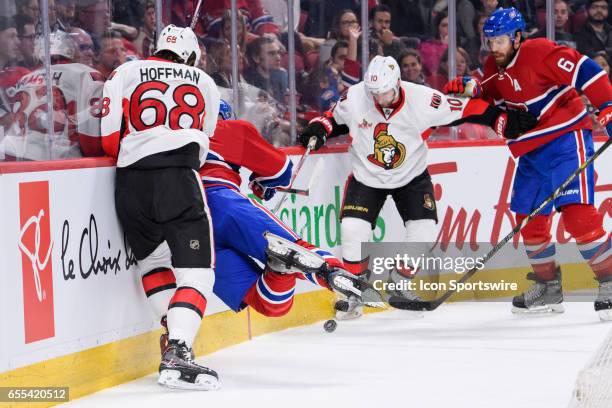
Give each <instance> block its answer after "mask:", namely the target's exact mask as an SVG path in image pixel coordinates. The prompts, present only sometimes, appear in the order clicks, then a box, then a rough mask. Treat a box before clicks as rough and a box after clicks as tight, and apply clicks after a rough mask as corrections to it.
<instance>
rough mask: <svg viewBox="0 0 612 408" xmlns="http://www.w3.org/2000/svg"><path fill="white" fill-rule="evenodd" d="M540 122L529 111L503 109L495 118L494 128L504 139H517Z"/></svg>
mask: <svg viewBox="0 0 612 408" xmlns="http://www.w3.org/2000/svg"><path fill="white" fill-rule="evenodd" d="M537 124H538V118H536V117H535V116H534V115H532V114H531V113H529V112H523V111H518V110H510V111H502V112H501V113H500V114H499V115H498V116H497V119H496V120H495V125H494V127H493V130H495V133H497V135H498V136H499V137H502V138H504V139H512V140H514V139H516V138H518V137H519V136H520V135H522V134H523V133H525V132H527V131H529V130H531V129H533V128H534V127H535V126H536V125H537Z"/></svg>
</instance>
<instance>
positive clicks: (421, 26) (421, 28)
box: [379, 0, 465, 38]
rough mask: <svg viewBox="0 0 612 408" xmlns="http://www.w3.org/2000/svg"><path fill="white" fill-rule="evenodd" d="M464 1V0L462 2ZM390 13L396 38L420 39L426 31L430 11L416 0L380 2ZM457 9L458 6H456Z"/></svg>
mask: <svg viewBox="0 0 612 408" xmlns="http://www.w3.org/2000/svg"><path fill="white" fill-rule="evenodd" d="M463 1H465V0H463ZM379 3H380V4H384V5H385V6H387V7H388V8H389V10H390V11H391V16H393V18H392V19H391V31H393V32H394V33H395V35H397V36H398V37H418V38H422V37H424V36H425V33H426V32H427V31H428V23H429V16H430V14H431V10H430V9H429V8H428V7H427V2H424V1H418V0H381V1H379ZM457 8H458V9H459V5H457Z"/></svg>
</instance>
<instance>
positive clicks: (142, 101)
mask: <svg viewBox="0 0 612 408" xmlns="http://www.w3.org/2000/svg"><path fill="white" fill-rule="evenodd" d="M199 58H200V47H199V45H198V40H197V38H196V36H195V34H194V33H193V31H192V30H191V29H190V28H182V27H175V26H173V25H170V26H167V27H166V28H164V30H163V31H162V32H161V34H160V37H159V40H158V42H157V48H156V50H155V54H154V56H152V57H149V58H148V59H147V60H143V61H131V62H128V63H125V64H123V65H121V66H119V67H118V68H117V69H116V70H115V71H114V72H113V73H112V74H111V76H110V78H109V79H108V80H107V81H106V84H105V85H104V98H103V102H102V109H103V112H102V123H101V127H102V135H103V136H102V146H103V147H104V150H105V151H106V153H107V154H108V155H110V156H114V157H117V175H116V186H115V206H116V210H117V215H118V216H119V220H120V221H121V224H122V226H123V229H124V231H125V234H126V236H127V240H128V243H129V244H130V246H131V248H132V250H133V251H134V254H135V256H136V258H137V259H138V267H139V269H140V271H141V274H142V283H143V287H144V289H145V292H146V294H147V296H148V297H149V298H152V296H153V295H154V294H155V291H156V288H157V283H159V282H166V284H167V285H169V286H175V287H176V289H175V290H173V291H172V292H167V293H171V297H169V298H168V299H166V302H162V303H159V302H154V301H151V302H150V303H151V306H152V307H153V308H154V310H155V312H156V313H157V315H158V316H159V317H161V316H163V315H167V320H166V322H167V328H168V331H169V333H168V336H169V341H168V345H167V347H166V348H165V350H164V351H163V353H162V361H161V364H160V367H159V373H160V375H159V380H158V381H159V383H160V384H163V385H166V386H169V387H174V388H185V389H198V390H212V389H216V388H217V387H218V376H217V373H216V372H214V371H213V370H211V369H209V368H206V367H203V366H201V365H199V364H197V363H196V362H195V361H194V360H193V357H192V352H191V346H192V344H193V341H194V338H195V336H196V333H197V331H198V328H199V326H200V322H201V319H202V317H203V316H204V312H205V309H206V303H207V299H210V296H211V294H212V289H213V285H214V272H213V268H214V252H213V237H212V226H211V224H210V216H209V210H208V206H207V204H206V198H205V196H204V188H203V186H202V182H201V181H200V177H199V174H198V172H197V170H198V169H199V168H200V166H201V165H202V164H203V163H204V160H205V158H206V155H207V154H208V147H209V137H210V136H211V135H212V133H213V132H214V129H215V126H216V123H217V114H218V111H219V99H220V96H219V91H218V89H217V87H216V86H215V83H214V81H213V80H212V79H211V78H210V77H209V76H208V75H206V74H205V73H204V72H203V71H201V70H200V69H199V68H196V66H197V63H198V60H199ZM171 269H172V270H171Z"/></svg>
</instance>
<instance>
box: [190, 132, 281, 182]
mask: <svg viewBox="0 0 612 408" xmlns="http://www.w3.org/2000/svg"><path fill="white" fill-rule="evenodd" d="M242 166H244V167H246V168H247V169H249V170H251V171H252V172H253V175H252V176H251V180H255V181H257V182H258V183H260V184H261V185H263V186H265V187H287V186H289V183H290V180H291V170H292V167H293V166H292V163H291V161H290V160H289V158H288V157H287V155H286V154H285V153H283V152H282V151H280V150H278V149H276V148H275V147H274V146H272V145H271V144H269V143H268V142H267V141H266V140H265V139H264V138H263V137H262V136H261V135H260V134H259V132H258V131H257V128H255V126H253V125H252V124H251V123H249V122H246V121H244V120H224V121H219V122H217V128H216V129H215V133H214V135H213V137H212V139H210V150H209V151H208V156H207V157H206V162H205V163H204V166H202V168H201V169H200V175H201V176H202V181H203V182H204V185H205V186H207V187H211V186H218V185H221V186H226V187H231V188H235V189H237V190H239V189H240V184H241V182H242V180H241V178H240V167H242Z"/></svg>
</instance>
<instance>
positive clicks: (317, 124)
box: [299, 116, 333, 150]
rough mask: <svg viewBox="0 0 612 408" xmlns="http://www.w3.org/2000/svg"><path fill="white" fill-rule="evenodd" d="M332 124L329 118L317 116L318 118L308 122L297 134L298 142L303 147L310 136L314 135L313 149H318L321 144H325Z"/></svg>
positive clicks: (306, 144)
mask: <svg viewBox="0 0 612 408" xmlns="http://www.w3.org/2000/svg"><path fill="white" fill-rule="evenodd" d="M332 130H333V125H332V122H331V120H329V119H328V118H326V117H325V116H319V117H318V118H314V119H313V120H311V121H310V122H309V123H308V126H306V129H304V131H303V132H302V134H301V135H300V136H299V141H300V144H301V145H302V146H304V147H306V146H308V142H309V141H310V138H311V137H312V136H316V138H317V143H316V144H315V146H314V148H313V150H319V149H320V148H321V146H323V145H324V144H325V141H326V140H327V136H329V134H330V133H331V132H332Z"/></svg>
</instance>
